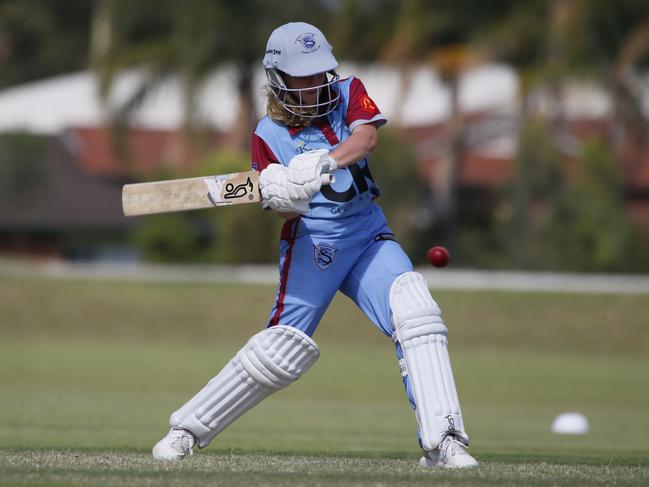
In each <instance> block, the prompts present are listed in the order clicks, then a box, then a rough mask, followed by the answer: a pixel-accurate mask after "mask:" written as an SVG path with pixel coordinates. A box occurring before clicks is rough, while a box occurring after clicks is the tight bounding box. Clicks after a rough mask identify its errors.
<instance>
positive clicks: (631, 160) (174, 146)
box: [0, 64, 649, 259]
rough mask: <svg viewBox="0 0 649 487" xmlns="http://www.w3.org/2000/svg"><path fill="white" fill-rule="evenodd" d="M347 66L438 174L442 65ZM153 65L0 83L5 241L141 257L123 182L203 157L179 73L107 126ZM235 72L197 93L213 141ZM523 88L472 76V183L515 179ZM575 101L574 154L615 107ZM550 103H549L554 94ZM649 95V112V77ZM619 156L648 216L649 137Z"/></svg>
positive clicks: (463, 167) (631, 207) (498, 69)
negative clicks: (188, 132) (101, 85)
mask: <svg viewBox="0 0 649 487" xmlns="http://www.w3.org/2000/svg"><path fill="white" fill-rule="evenodd" d="M340 73H341V75H342V76H345V75H347V74H348V73H356V74H357V75H358V76H359V77H360V78H361V79H362V80H363V81H364V83H365V85H366V86H367V88H368V91H369V92H370V94H371V96H372V97H373V98H374V99H375V101H376V102H377V104H378V105H379V107H380V108H381V109H382V111H383V112H384V113H386V115H387V116H388V117H389V119H390V121H391V123H392V124H393V125H396V126H399V127H400V128H402V129H403V130H404V131H406V132H407V133H409V134H410V136H411V137H412V140H413V143H414V145H415V148H416V153H417V156H418V160H419V165H420V172H421V175H422V177H423V178H425V179H426V180H427V181H429V182H431V184H432V183H434V181H435V179H436V177H437V168H438V167H439V164H440V163H441V160H442V158H443V157H444V151H445V150H447V134H448V132H447V127H446V120H447V119H448V118H449V116H450V115H451V111H452V106H451V95H450V93H449V90H448V88H447V87H446V86H445V85H444V84H443V83H442V82H441V81H440V79H439V78H438V77H437V75H436V73H435V72H434V71H433V70H432V69H424V68H422V69H419V70H416V71H414V72H411V73H410V74H409V76H408V77H407V78H405V77H404V76H402V74H401V73H400V72H399V71H397V70H395V69H391V68H384V67H380V66H370V67H366V66H354V65H348V64H343V65H342V66H341V69H340ZM146 76H147V73H146V71H145V70H141V71H132V72H128V73H125V74H123V75H121V76H119V77H118V78H117V79H116V81H115V83H114V84H113V87H112V90H111V92H110V94H109V96H107V97H106V99H105V100H102V99H101V98H100V96H99V95H98V93H99V89H98V84H97V82H96V80H95V78H94V76H93V75H92V74H91V73H89V72H82V73H73V74H70V75H67V76H60V77H56V78H52V79H48V80H43V81H41V82H35V83H30V84H27V85H24V86H18V87H14V88H11V89H8V90H4V91H1V92H0V163H1V164H2V166H3V168H4V169H3V171H4V172H3V174H2V177H3V178H4V180H5V183H4V184H3V185H2V186H0V252H12V253H28V254H35V255H47V256H66V257H69V258H84V257H85V258H108V259H114V258H120V259H125V258H133V256H132V255H130V254H129V250H128V248H127V247H125V246H123V242H124V240H125V236H126V235H128V233H129V231H130V229H131V228H132V226H133V224H134V222H135V221H134V220H130V219H126V218H124V217H123V216H122V214H121V196H120V195H121V185H122V184H124V183H125V182H128V181H131V180H132V178H133V177H140V178H146V177H147V175H155V174H159V173H160V171H161V170H162V169H165V168H166V169H168V170H172V171H173V172H174V173H178V172H180V171H182V169H183V168H185V167H188V166H190V165H191V163H192V161H193V160H195V159H196V157H197V153H196V149H195V147H193V146H192V145H191V144H188V143H187V141H186V139H185V138H184V137H183V136H182V133H181V132H179V127H182V126H183V122H184V119H185V111H184V104H183V100H184V94H183V89H182V85H181V83H180V82H179V81H177V80H176V79H169V80H167V81H165V82H163V83H161V84H160V85H158V86H157V88H156V89H155V90H154V91H152V92H151V93H149V94H148V96H147V97H146V98H144V100H143V102H142V103H141V104H140V105H138V107H137V108H136V109H135V110H134V111H133V113H132V116H131V118H130V122H129V126H128V128H127V129H125V130H124V131H123V134H122V136H121V137H118V136H117V135H116V133H115V131H114V130H111V129H109V128H108V120H109V119H110V118H111V115H114V114H115V113H116V111H117V109H118V107H119V106H121V105H122V104H123V102H124V100H126V99H128V98H129V97H130V96H132V95H133V93H134V91H135V90H137V89H138V86H139V84H140V81H141V80H142V77H146ZM236 81H237V73H236V72H235V71H234V70H233V69H230V68H226V69H222V70H219V71H217V72H215V73H214V75H213V76H211V77H210V78H209V79H207V80H206V82H205V84H204V85H203V86H202V88H201V90H200V91H199V93H198V95H197V100H198V103H197V107H198V113H196V114H195V116H196V117H197V119H198V120H200V121H201V123H202V124H203V125H204V126H205V127H208V128H209V132H210V133H212V134H213V135H211V136H210V137H209V143H208V144H207V146H206V147H207V148H216V147H219V146H220V145H222V144H224V143H227V141H228V140H230V139H229V136H230V135H231V132H232V131H233V130H237V117H238V111H239V109H240V102H239V99H238V97H237V95H236V94H237V87H236ZM263 84H264V75H263V72H262V71H259V72H257V73H256V76H255V86H256V88H255V90H254V104H255V110H256V112H257V114H258V115H259V116H262V114H263V109H264V98H263V89H262V86H263ZM647 86H649V84H647ZM517 91H518V82H517V78H516V75H515V73H514V72H513V71H512V70H511V69H509V68H508V67H506V66H503V65H487V66H480V67H476V68H474V69H472V70H469V71H467V72H466V73H465V74H464V76H463V77H462V78H461V80H460V84H459V96H458V104H459V109H460V112H461V114H462V116H461V118H462V125H463V128H462V132H463V133H462V153H461V158H460V164H459V173H458V182H459V186H460V187H461V188H464V189H467V190H475V191H480V190H481V189H488V188H496V187H500V186H502V185H503V184H506V183H507V182H509V181H511V180H512V178H513V176H514V164H513V160H514V158H515V155H516V153H517V149H518V148H517V140H518V134H517V132H518V124H517V117H518V99H517ZM565 100H566V103H565V107H563V112H564V116H565V120H566V124H567V130H566V131H565V133H566V137H564V140H562V141H561V144H562V146H563V150H565V152H566V153H567V154H570V152H571V151H574V150H576V149H575V148H576V147H578V146H579V144H580V141H582V140H583V139H584V138H586V137H588V136H590V135H593V134H598V133H604V131H605V130H606V127H607V124H608V123H609V122H608V118H609V116H610V112H611V110H612V108H611V102H610V100H609V99H608V98H607V96H606V94H605V93H604V92H603V91H602V90H599V89H598V88H597V87H595V86H591V85H576V86H574V87H571V90H569V93H568V96H567V97H566V99H565ZM539 103H540V105H541V106H542V105H543V100H540V102H539ZM643 104H644V109H645V113H647V114H648V115H649V88H647V89H646V92H645V93H644V94H643ZM548 109H550V108H548ZM21 134H23V135H24V134H30V135H29V140H27V139H20V137H21ZM37 139H38V140H39V141H40V142H36V140H37ZM29 141H31V142H29ZM30 143H31V144H36V145H38V146H39V149H38V151H37V152H38V154H39V156H38V158H37V159H38V161H37V163H36V164H37V165H38V166H39V168H40V169H41V171H40V172H39V170H38V168H35V167H31V168H30V169H28V170H26V169H25V164H23V163H22V162H21V161H20V160H19V159H20V158H21V157H23V156H21V155H20V154H21V152H20V151H21V150H27V152H28V153H33V151H31V152H30V150H29V149H28V148H27V149H25V148H24V147H23V146H24V145H25V144H27V145H29V144H30ZM21 147H22V149H21ZM28 158H29V157H28ZM620 161H621V163H622V164H623V166H624V175H625V184H626V187H627V197H628V201H627V207H628V212H629V216H630V217H631V218H632V220H633V221H635V222H636V223H638V224H642V225H649V149H648V148H647V147H645V152H644V153H643V154H636V153H633V154H631V153H628V151H627V152H624V151H622V153H621V154H620ZM39 163H40V165H39ZM30 174H33V175H34V177H30V176H29V175H30ZM39 174H40V176H39ZM43 175H46V176H45V177H43ZM135 175H137V176H135ZM11 178H14V179H13V180H12V179H11ZM11 181H17V182H14V183H11Z"/></svg>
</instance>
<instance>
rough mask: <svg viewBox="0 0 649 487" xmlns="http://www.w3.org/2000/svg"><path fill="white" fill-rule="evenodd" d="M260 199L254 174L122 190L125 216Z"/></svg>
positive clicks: (129, 187)
mask: <svg viewBox="0 0 649 487" xmlns="http://www.w3.org/2000/svg"><path fill="white" fill-rule="evenodd" d="M260 199H261V197H260V194H259V174H258V173H257V172H255V171H247V172H240V173H232V174H221V175H216V176H205V177H198V178H187V179H172V180H168V181H154V182H150V183H137V184H126V185H124V188H123V189H122V209H123V210H124V215H126V216H136V215H150V214H154V213H168V212H173V211H185V210H198V209H201V208H212V207H215V206H226V205H235V204H242V203H258V202H259V201H260Z"/></svg>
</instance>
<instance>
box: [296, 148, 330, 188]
mask: <svg viewBox="0 0 649 487" xmlns="http://www.w3.org/2000/svg"><path fill="white" fill-rule="evenodd" d="M288 168H289V169H291V170H292V171H293V172H291V173H289V180H290V181H291V182H293V183H295V184H297V185H301V186H302V187H303V188H304V191H305V192H306V193H307V194H308V195H309V197H311V196H313V195H314V194H316V193H317V192H318V191H320V188H321V187H322V175H323V174H329V173H332V172H334V171H335V170H336V169H338V163H337V162H336V160H335V159H334V158H333V157H331V156H330V155H329V151H328V150H326V149H318V150H313V151H309V152H304V153H302V154H298V155H297V156H295V157H294V158H293V159H291V160H290V162H289V163H288Z"/></svg>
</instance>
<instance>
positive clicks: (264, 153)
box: [250, 133, 279, 172]
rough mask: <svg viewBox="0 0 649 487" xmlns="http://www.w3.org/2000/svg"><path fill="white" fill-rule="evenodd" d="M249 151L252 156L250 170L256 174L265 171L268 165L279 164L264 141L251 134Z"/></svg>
mask: <svg viewBox="0 0 649 487" xmlns="http://www.w3.org/2000/svg"><path fill="white" fill-rule="evenodd" d="M250 151H251V154H252V168H253V169H254V170H255V171H257V172H261V171H263V170H264V169H266V167H268V164H272V163H275V162H279V161H278V159H277V157H276V156H275V154H273V151H272V150H271V149H270V147H268V144H267V143H266V142H265V141H264V139H262V138H261V137H259V136H258V135H257V134H255V133H253V134H252V141H251V143H250Z"/></svg>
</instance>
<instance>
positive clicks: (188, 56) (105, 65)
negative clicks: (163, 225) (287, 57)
mask: <svg viewBox="0 0 649 487" xmlns="http://www.w3.org/2000/svg"><path fill="white" fill-rule="evenodd" d="M327 12H328V10H327V9H326V8H324V7H323V6H322V4H321V3H320V2H313V3H311V4H309V8H308V9H306V8H304V6H303V5H302V4H301V3H298V2H288V3H286V2H283V1H279V0H267V1H261V0H240V1H237V2H215V1H212V0H192V1H188V2H180V1H177V0H160V1H158V2H154V3H151V2H142V1H136V2H133V1H130V0H96V2H95V11H94V17H95V20H94V22H93V40H94V42H93V53H92V65H93V66H94V67H95V69H96V71H97V73H98V74H99V75H100V78H101V80H102V86H103V90H102V91H103V93H104V95H106V94H107V93H108V91H109V88H110V86H111V83H112V81H113V80H114V78H115V75H116V74H117V73H119V72H120V71H123V70H125V69H130V68H142V67H145V68H147V75H146V77H144V78H143V79H142V80H141V84H140V86H139V89H138V90H137V91H136V92H135V94H134V95H133V96H132V97H131V99H130V100H128V101H127V102H126V103H125V104H124V105H123V106H122V107H120V108H121V111H120V114H119V115H120V118H122V119H125V118H128V116H129V114H130V112H131V111H132V109H133V108H134V107H136V106H137V105H138V104H139V103H140V102H141V101H142V100H143V99H144V97H146V96H147V94H148V93H149V92H150V91H151V90H152V89H153V88H154V87H156V86H157V85H158V84H159V83H160V82H161V81H162V80H164V79H165V78H166V77H168V76H170V75H177V76H179V77H180V79H181V80H182V81H183V82H184V87H185V97H186V103H185V107H186V116H187V121H188V125H189V126H193V125H197V124H198V125H200V124H199V122H200V121H198V120H196V117H195V111H194V110H193V108H194V106H195V104H196V103H197V101H196V94H197V91H198V88H199V87H200V85H201V83H202V82H203V81H204V80H205V79H206V77H207V76H208V75H209V74H210V73H211V72H213V71H214V70H215V69H216V68H217V67H219V66H224V65H232V66H234V67H236V69H237V73H238V83H237V86H238V91H237V93H236V94H234V93H233V96H237V97H238V99H239V100H240V105H239V106H240V108H239V113H238V122H237V128H236V129H235V130H234V131H233V136H234V137H233V140H232V145H233V146H234V147H246V146H247V144H248V143H249V138H250V133H251V131H252V128H253V125H254V122H255V113H254V110H253V103H252V80H253V74H254V70H255V69H256V68H257V67H258V66H259V62H260V60H261V58H262V57H263V55H264V47H265V45H266V41H267V39H268V36H269V35H270V33H271V31H272V30H273V29H274V28H275V27H277V26H279V25H280V24H282V23H284V22H287V21H289V20H296V19H304V20H306V21H309V20H310V21H313V22H315V21H317V22H318V23H319V24H322V23H323V22H324V23H326V19H327V15H326V14H327Z"/></svg>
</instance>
